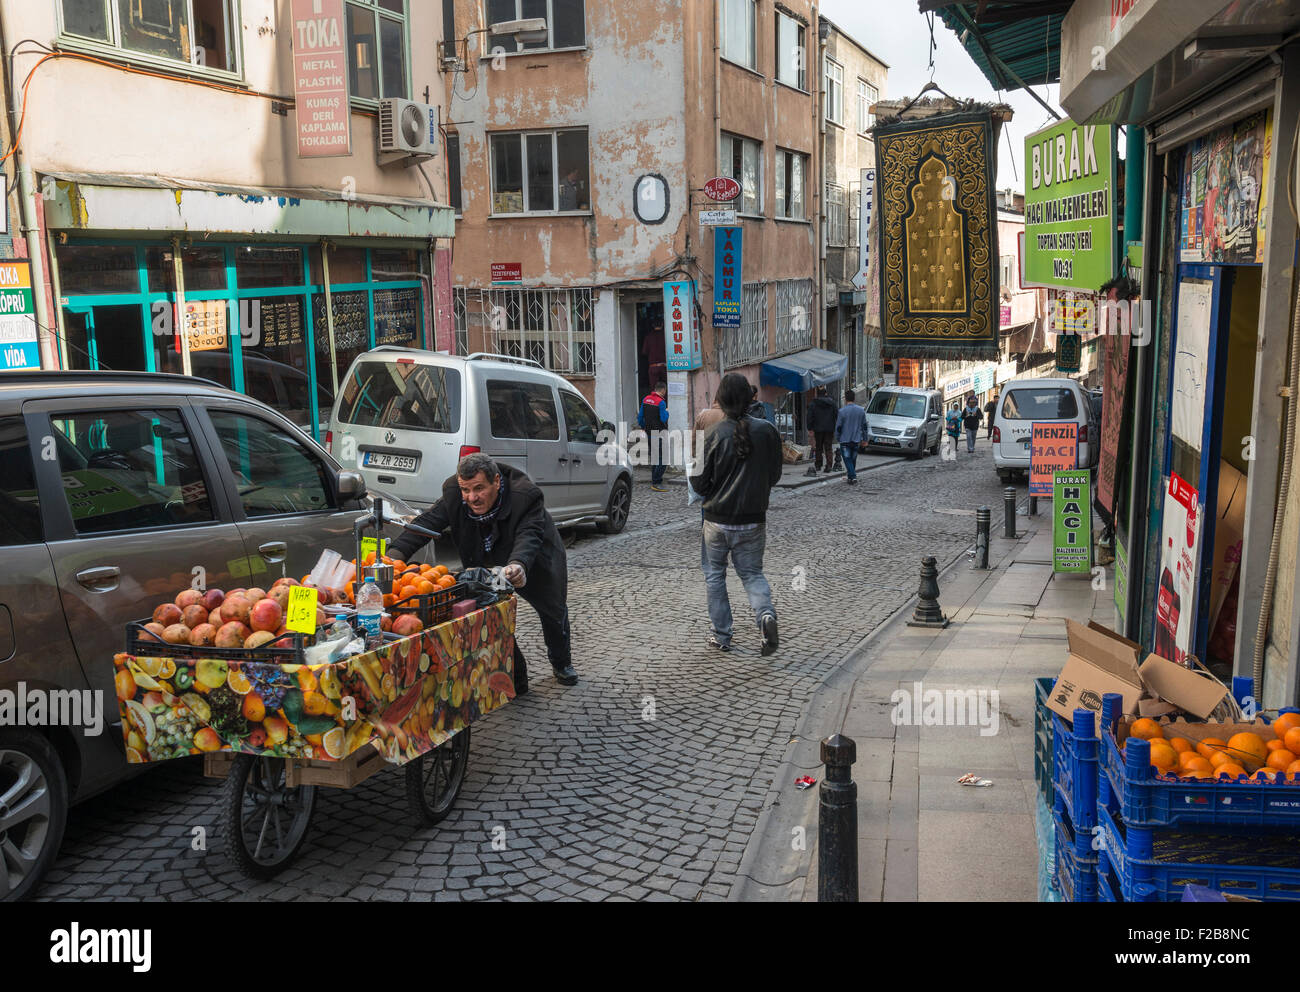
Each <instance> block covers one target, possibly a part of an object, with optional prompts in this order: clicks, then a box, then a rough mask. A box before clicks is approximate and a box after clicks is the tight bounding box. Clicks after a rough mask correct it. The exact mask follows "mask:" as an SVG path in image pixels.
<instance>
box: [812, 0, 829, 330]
mask: <svg viewBox="0 0 1300 992" xmlns="http://www.w3.org/2000/svg"><path fill="white" fill-rule="evenodd" d="M812 15H813V21H814V23H815V24H816V25H817V65H816V68H815V69H814V70H813V79H814V81H815V82H814V84H813V101H812V105H813V107H812V109H813V134H815V135H816V136H817V139H818V140H817V141H816V142H815V145H816V148H815V149H814V151H813V159H814V162H813V167H814V168H815V169H816V172H815V173H814V175H816V176H817V183H816V186H815V191H816V192H815V195H816V197H817V249H818V251H817V292H816V300H817V347H818V348H824V347H826V175H825V171H826V169H825V158H826V115H825V114H824V113H822V112H821V91H822V79H823V77H824V74H823V72H822V70H823V69H824V68H825V66H826V39H827V37H828V36H829V35H830V22H829V21H823V20H822V19H821V12H820V10H819V9H818V8H817V7H814V8H813V11H812ZM810 185H811V184H810Z"/></svg>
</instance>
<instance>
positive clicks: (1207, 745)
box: [1196, 737, 1228, 758]
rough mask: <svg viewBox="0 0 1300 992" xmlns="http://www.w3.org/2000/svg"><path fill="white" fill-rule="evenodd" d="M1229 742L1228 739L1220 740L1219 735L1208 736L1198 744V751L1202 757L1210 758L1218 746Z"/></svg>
mask: <svg viewBox="0 0 1300 992" xmlns="http://www.w3.org/2000/svg"><path fill="white" fill-rule="evenodd" d="M1227 743H1228V742H1227V741H1222V740H1219V738H1217V737H1207V738H1205V739H1204V740H1203V741H1201V743H1199V744H1197V745H1196V753H1197V754H1199V755H1200V756H1201V757H1202V758H1209V757H1210V756H1211V755H1213V754H1214V751H1215V749H1216V748H1221V747H1224V746H1225V745H1226V744H1227Z"/></svg>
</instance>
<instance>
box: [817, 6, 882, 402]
mask: <svg viewBox="0 0 1300 992" xmlns="http://www.w3.org/2000/svg"><path fill="white" fill-rule="evenodd" d="M821 23H822V25H823V27H822V30H821V36H822V51H821V62H822V78H823V84H822V119H821V130H822V148H823V156H822V161H823V167H824V168H823V171H824V177H823V178H824V194H823V198H822V214H823V218H824V219H823V224H822V231H823V238H822V281H823V283H824V287H825V288H824V290H823V294H822V298H823V304H824V308H823V312H822V321H823V329H824V330H823V344H822V347H824V348H825V349H827V350H828V351H832V352H836V353H838V354H842V355H845V356H847V357H848V359H849V367H848V375H847V377H846V383H847V384H850V385H852V384H856V385H859V386H865V387H872V386H876V385H879V384H880V382H881V381H883V372H882V367H881V361H880V339H879V337H875V336H868V335H867V334H866V333H865V332H864V327H863V323H864V319H865V309H866V303H867V292H866V286H865V280H866V264H865V262H866V256H865V254H863V252H862V235H863V232H862V231H861V224H860V220H861V219H862V213H861V211H862V198H863V195H864V189H865V191H866V195H868V196H870V194H871V192H872V189H873V186H872V177H873V175H874V169H875V165H876V152H875V142H874V140H873V139H872V136H871V128H872V127H874V126H875V116H874V115H873V114H872V112H871V108H872V107H873V106H874V105H875V103H876V101H877V100H879V99H880V97H881V94H883V93H884V92H885V82H886V78H887V75H888V71H889V66H888V65H886V64H885V63H884V62H883V61H881V60H880V59H879V58H878V57H876V56H875V55H873V54H872V53H871V52H870V51H868V50H867V49H866V48H865V47H863V46H862V45H861V44H859V43H858V42H857V41H855V40H854V39H853V38H851V37H850V36H849V35H847V34H845V33H844V32H843V31H841V30H840V29H839V27H837V26H836V25H835V24H834V23H833V22H831V21H829V20H828V19H826V18H825V17H823V18H822V19H821ZM864 183H865V186H864ZM870 206H871V205H870V203H868V205H867V207H868V211H870Z"/></svg>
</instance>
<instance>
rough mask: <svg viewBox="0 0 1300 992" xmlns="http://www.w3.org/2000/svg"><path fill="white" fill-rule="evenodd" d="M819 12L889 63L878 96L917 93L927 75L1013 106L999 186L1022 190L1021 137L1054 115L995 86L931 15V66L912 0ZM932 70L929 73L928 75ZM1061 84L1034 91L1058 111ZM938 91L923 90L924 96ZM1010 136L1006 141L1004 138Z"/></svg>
mask: <svg viewBox="0 0 1300 992" xmlns="http://www.w3.org/2000/svg"><path fill="white" fill-rule="evenodd" d="M821 12H822V13H823V14H824V15H825V16H826V17H829V18H830V19H831V20H832V21H834V22H835V25H836V26H837V27H838V28H840V30H841V31H844V32H845V33H846V34H848V35H849V36H850V37H852V38H853V39H854V40H855V41H857V42H858V43H859V44H860V45H862V46H863V47H865V48H866V49H867V51H869V52H871V54H873V55H875V56H876V57H877V58H879V59H881V60H883V61H884V62H885V63H887V64H888V66H889V73H888V76H887V80H888V81H887V83H886V85H885V92H884V93H882V94H881V95H880V97H881V99H882V100H897V99H904V100H906V99H910V98H911V97H914V96H916V95H917V94H918V93H919V92H921V87H923V86H924V85H925V84H926V83H927V82H929V81H930V79H931V78H933V79H934V82H935V84H936V85H938V86H941V87H942V88H943V89H944V90H945V91H947V92H948V93H949V94H950V95H952V96H953V97H955V98H957V99H959V100H964V99H974V100H979V101H981V102H987V103H1006V104H1009V105H1010V106H1011V107H1012V109H1013V110H1014V111H1015V115H1014V116H1013V117H1012V118H1011V122H1010V123H1009V124H1007V125H1005V126H1004V127H1003V128H1002V136H1001V138H1000V139H999V142H998V189H1006V188H1008V187H1010V188H1011V189H1014V190H1017V191H1020V192H1023V191H1024V188H1025V170H1024V157H1025V137H1026V135H1029V134H1033V133H1034V132H1035V131H1037V130H1039V129H1041V128H1043V127H1046V126H1047V125H1048V124H1051V123H1052V122H1053V118H1052V117H1051V115H1049V114H1048V112H1047V111H1046V110H1044V109H1043V107H1042V105H1041V104H1039V103H1038V101H1036V100H1035V99H1034V98H1033V97H1031V96H1030V95H1029V94H1028V93H1026V92H1024V91H1023V90H1012V91H1003V92H1002V93H1000V94H999V92H998V91H997V90H995V89H994V88H993V86H992V85H991V84H990V83H989V81H988V80H987V79H985V78H984V74H983V73H981V72H980V70H979V69H978V68H977V67H976V65H975V63H974V62H973V61H971V57H970V56H969V55H968V54H967V53H966V50H965V49H964V48H962V46H961V45H960V44H959V43H958V41H957V36H956V35H955V34H954V33H953V32H952V31H951V30H950V29H949V28H948V26H947V25H946V24H944V22H943V19H942V18H940V17H938V15H935V21H934V40H935V43H936V45H937V47H936V48H935V50H934V52H933V55H934V68H933V69H931V68H930V56H931V51H930V25H929V20H928V16H927V15H925V14H922V13H921V12H920V10H919V9H918V7H917V2H916V0H822V4H821ZM932 74H933V76H932ZM1058 89H1059V87H1058V86H1056V85H1055V84H1052V85H1050V86H1036V87H1034V91H1035V92H1036V93H1037V94H1038V95H1039V96H1040V97H1043V98H1044V99H1045V100H1046V101H1047V102H1048V103H1049V104H1051V106H1052V108H1053V109H1054V110H1055V111H1056V112H1057V113H1058V114H1060V115H1061V117H1063V118H1064V117H1066V116H1068V115H1067V114H1066V113H1065V112H1064V111H1063V110H1061V108H1060V106H1059V105H1058V103H1057V99H1058ZM931 95H933V96H939V95H940V94H937V93H933V94H931V93H927V94H926V96H927V97H928V96H931ZM1008 137H1009V139H1010V140H1009V142H1008Z"/></svg>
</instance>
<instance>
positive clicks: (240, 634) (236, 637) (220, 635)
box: [216, 620, 252, 648]
mask: <svg viewBox="0 0 1300 992" xmlns="http://www.w3.org/2000/svg"><path fill="white" fill-rule="evenodd" d="M250 634H252V631H251V630H249V629H248V628H247V627H245V626H244V625H243V624H242V623H240V622H239V621H238V620H232V621H230V622H229V623H225V624H222V625H221V629H220V630H218V631H217V639H216V645H217V647H219V648H242V647H243V646H244V641H246V640H247V639H248V636H249V635H250Z"/></svg>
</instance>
